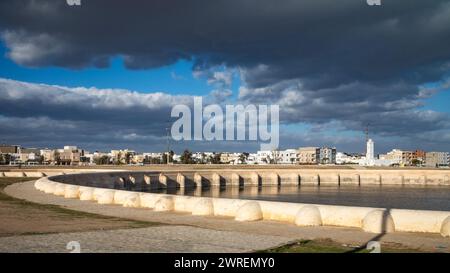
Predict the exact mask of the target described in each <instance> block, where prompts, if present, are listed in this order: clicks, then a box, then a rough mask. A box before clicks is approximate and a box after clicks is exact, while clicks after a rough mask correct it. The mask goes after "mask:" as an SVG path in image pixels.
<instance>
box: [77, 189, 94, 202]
mask: <svg viewBox="0 0 450 273" xmlns="http://www.w3.org/2000/svg"><path fill="white" fill-rule="evenodd" d="M79 191H80V194H79V198H80V200H82V201H93V200H94V189H93V188H91V187H80V188H79Z"/></svg>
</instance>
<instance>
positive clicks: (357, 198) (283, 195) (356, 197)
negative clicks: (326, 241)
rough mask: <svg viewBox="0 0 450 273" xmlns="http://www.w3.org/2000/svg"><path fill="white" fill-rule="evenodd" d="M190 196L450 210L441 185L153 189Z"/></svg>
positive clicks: (446, 189) (449, 193)
mask: <svg viewBox="0 0 450 273" xmlns="http://www.w3.org/2000/svg"><path fill="white" fill-rule="evenodd" d="M151 192H159V193H169V194H181V195H182V194H184V195H190V196H203V197H221V198H241V199H258V200H267V201H280V202H295V203H312V204H328V205H346V206H361V207H384V208H399V209H423V210H446V211H450V188H449V187H439V186H323V185H322V186H299V187H297V186H282V187H279V186H278V187H277V186H274V187H270V186H265V187H257V186H245V187H230V186H228V187H210V188H202V189H195V188H186V189H168V190H154V191H151Z"/></svg>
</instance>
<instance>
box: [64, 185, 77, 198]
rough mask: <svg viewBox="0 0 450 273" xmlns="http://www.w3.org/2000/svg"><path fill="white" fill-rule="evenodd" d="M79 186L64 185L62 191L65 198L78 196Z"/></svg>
mask: <svg viewBox="0 0 450 273" xmlns="http://www.w3.org/2000/svg"><path fill="white" fill-rule="evenodd" d="M79 188H80V187H79V186H75V185H66V187H65V191H64V197H65V198H78V195H79Z"/></svg>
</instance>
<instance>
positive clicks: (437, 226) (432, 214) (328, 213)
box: [35, 170, 450, 236]
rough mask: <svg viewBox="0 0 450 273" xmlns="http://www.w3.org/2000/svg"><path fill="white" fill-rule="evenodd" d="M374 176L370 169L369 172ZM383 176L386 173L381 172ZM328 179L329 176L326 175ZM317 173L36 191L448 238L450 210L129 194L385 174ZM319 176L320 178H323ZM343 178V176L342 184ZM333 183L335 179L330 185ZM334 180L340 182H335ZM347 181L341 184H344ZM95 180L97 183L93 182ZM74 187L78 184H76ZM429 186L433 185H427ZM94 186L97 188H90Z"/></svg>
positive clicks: (122, 175)
mask: <svg viewBox="0 0 450 273" xmlns="http://www.w3.org/2000/svg"><path fill="white" fill-rule="evenodd" d="M372 172H373V171H372ZM383 172H386V171H385V170H384V171H383ZM325 175H327V176H325ZM325 175H324V174H321V175H319V174H317V173H315V172H311V173H306V172H299V171H292V170H287V171H279V172H273V171H261V170H259V171H257V172H256V171H252V170H245V171H244V170H239V171H236V170H231V171H227V170H225V171H221V172H218V171H216V170H211V171H203V172H200V171H197V172H194V171H184V172H182V173H181V172H177V171H171V172H170V171H168V172H165V173H159V172H131V171H120V172H104V173H80V174H67V175H58V176H53V177H51V178H47V177H43V178H40V179H39V180H37V181H36V182H35V187H36V189H38V190H41V191H44V192H45V193H52V194H55V195H59V196H64V197H66V198H79V199H80V200H90V201H96V202H98V203H99V204H116V205H122V206H125V207H138V208H143V209H153V210H155V211H177V212H185V213H191V214H193V215H206V216H208V215H210V216H226V217H233V218H234V219H235V220H237V221H257V220H262V219H264V220H275V221H281V222H286V223H291V224H296V225H299V226H318V225H325V226H342V227H354V228H361V229H363V230H364V231H367V232H374V233H380V232H393V231H403V232H431V233H441V234H442V235H443V236H450V230H449V229H450V224H449V222H450V220H449V219H450V212H447V211H425V210H405V209H385V208H371V207H349V206H332V205H320V204H300V203H286V202H272V201H254V200H241V199H226V198H207V197H193V196H179V195H169V194H158V193H147V192H134V191H127V190H126V189H127V187H129V186H132V185H134V186H136V185H139V186H142V187H155V188H165V187H167V188H170V187H188V186H196V187H202V186H204V185H223V184H225V185H226V184H232V185H238V184H239V185H241V184H251V185H279V184H281V185H283V184H299V183H300V184H301V183H317V184H321V183H322V182H323V180H322V179H323V177H328V179H329V181H327V182H326V183H355V182H354V179H357V180H358V181H359V183H358V184H363V183H362V182H363V181H364V183H385V182H386V180H385V177H386V175H391V176H395V175H394V174H392V173H389V172H387V173H384V174H376V173H368V172H364V171H359V170H358V173H356V171H355V170H348V172H347V170H345V172H343V171H342V172H341V171H340V172H339V173H338V174H334V173H332V172H328V173H326V174H325ZM396 175H401V176H402V179H401V180H399V179H393V180H392V181H397V182H398V181H402V183H405V181H407V182H406V183H416V182H417V183H419V182H424V183H427V184H428V181H430V177H433V182H432V184H439V185H441V184H445V185H447V184H448V181H447V180H446V178H445V175H447V173H446V172H444V176H443V175H442V174H436V173H434V174H423V173H418V172H411V174H408V175H405V174H396ZM321 177H322V178H321ZM342 178H345V179H343V180H341V179H342ZM333 179H334V180H335V181H334V182H333ZM336 180H338V181H336ZM344 181H345V182H344ZM92 182H95V183H92ZM77 183H78V184H77ZM430 184H431V183H430ZM92 185H96V186H95V187H93V186H92ZM130 188H131V187H130Z"/></svg>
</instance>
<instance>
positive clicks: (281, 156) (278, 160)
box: [256, 149, 298, 165]
mask: <svg viewBox="0 0 450 273" xmlns="http://www.w3.org/2000/svg"><path fill="white" fill-rule="evenodd" d="M256 162H257V163H258V164H263V165H264V164H296V163H298V151H297V150H296V149H287V150H282V151H277V150H274V151H258V152H257V153H256Z"/></svg>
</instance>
